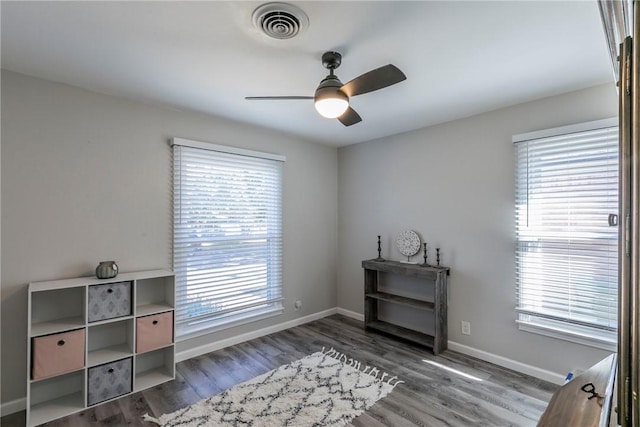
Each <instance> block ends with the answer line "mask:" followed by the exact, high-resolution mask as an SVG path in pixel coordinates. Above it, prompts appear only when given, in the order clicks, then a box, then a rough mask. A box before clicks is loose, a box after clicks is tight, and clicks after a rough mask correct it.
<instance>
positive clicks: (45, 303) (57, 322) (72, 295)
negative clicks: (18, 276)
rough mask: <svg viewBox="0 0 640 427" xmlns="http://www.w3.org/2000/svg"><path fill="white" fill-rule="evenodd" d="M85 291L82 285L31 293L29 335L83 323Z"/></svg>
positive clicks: (44, 333)
mask: <svg viewBox="0 0 640 427" xmlns="http://www.w3.org/2000/svg"><path fill="white" fill-rule="evenodd" d="M85 295H86V291H85V288H82V287H73V288H65V289H51V290H46V291H42V292H37V293H32V294H31V319H30V322H31V336H39V335H48V334H53V333H56V332H62V331H66V330H70V329H76V328H82V327H84V325H85V317H86V316H85V313H86V309H85V307H86V304H85V300H86V296H85Z"/></svg>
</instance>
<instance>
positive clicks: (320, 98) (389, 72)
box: [245, 52, 407, 126]
mask: <svg viewBox="0 0 640 427" xmlns="http://www.w3.org/2000/svg"><path fill="white" fill-rule="evenodd" d="M341 62H342V55H340V54H339V53H338V52H325V53H324V54H323V55H322V65H323V66H324V67H325V68H326V69H328V70H329V75H328V76H327V77H325V78H324V79H322V81H321V82H320V84H319V85H318V88H317V89H316V93H315V95H314V96H247V97H245V99H248V100H251V101H254V100H283V99H284V100H292V99H313V100H314V104H315V107H316V110H317V111H318V113H320V115H322V116H324V117H326V118H328V119H334V118H337V119H338V120H339V121H340V123H342V124H343V125H345V126H351V125H354V124H356V123H358V122H360V121H362V118H361V117H360V115H359V114H358V113H356V111H355V110H354V109H353V108H351V107H350V106H349V98H351V97H352V96H356V95H362V94H364V93H369V92H373V91H374V90H378V89H383V88H385V87H388V86H391V85H394V84H396V83H400V82H401V81H403V80H406V78H407V77H406V76H405V75H404V73H403V72H402V71H400V70H399V69H398V68H397V67H396V66H395V65H392V64H388V65H385V66H383V67H380V68H376V69H375V70H371V71H369V72H366V73H364V74H362V75H360V76H358V77H356V78H355V79H353V80H351V81H350V82H348V83H347V84H344V85H343V84H342V82H341V81H340V79H338V76H336V75H335V74H334V73H333V71H334V70H335V69H336V68H338V67H339V66H340V64H341Z"/></svg>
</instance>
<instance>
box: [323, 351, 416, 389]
mask: <svg viewBox="0 0 640 427" xmlns="http://www.w3.org/2000/svg"><path fill="white" fill-rule="evenodd" d="M321 353H322V354H324V355H326V356H329V357H332V358H334V359H336V360H338V361H339V362H344V363H345V364H347V365H349V366H351V367H353V368H355V369H357V370H359V371H360V370H361V371H362V373H364V374H367V373H368V374H369V375H371V376H372V377H373V378H375V379H376V380H377V381H380V382H386V383H387V384H389V385H390V386H391V387H393V388H395V387H396V386H397V385H398V384H404V381H402V380H399V379H398V377H397V376H393V377H391V376H390V375H389V374H388V373H386V372H382V371H380V370H379V369H378V368H375V367H373V366H369V365H365V368H364V369H361V367H362V363H360V362H359V361H357V360H355V359H353V358H350V357H348V356H347V355H345V354H344V353H340V352H339V351H337V350H335V349H334V348H333V347H331V348H330V349H328V350H326V351H325V347H322V350H321ZM367 371H368V372H367ZM378 376H380V378H378ZM386 377H390V378H388V379H387V380H386V381H385V378H386ZM394 380H395V383H393V384H392V383H391V382H392V381H394Z"/></svg>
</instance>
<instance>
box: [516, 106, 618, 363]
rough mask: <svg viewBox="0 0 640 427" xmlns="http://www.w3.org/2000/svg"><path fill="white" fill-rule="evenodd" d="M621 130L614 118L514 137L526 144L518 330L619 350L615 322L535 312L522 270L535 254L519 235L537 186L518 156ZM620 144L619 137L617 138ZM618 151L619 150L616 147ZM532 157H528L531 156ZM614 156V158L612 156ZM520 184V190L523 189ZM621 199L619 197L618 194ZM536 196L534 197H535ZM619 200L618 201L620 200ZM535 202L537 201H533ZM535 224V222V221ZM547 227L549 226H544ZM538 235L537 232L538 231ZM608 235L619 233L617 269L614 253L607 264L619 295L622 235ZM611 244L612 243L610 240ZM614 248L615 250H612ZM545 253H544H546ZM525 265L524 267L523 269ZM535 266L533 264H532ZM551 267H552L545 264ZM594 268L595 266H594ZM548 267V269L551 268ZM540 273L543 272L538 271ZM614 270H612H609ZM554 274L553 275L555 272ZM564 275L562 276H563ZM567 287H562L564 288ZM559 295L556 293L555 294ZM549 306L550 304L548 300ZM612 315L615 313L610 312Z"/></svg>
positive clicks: (519, 224) (615, 230)
mask: <svg viewBox="0 0 640 427" xmlns="http://www.w3.org/2000/svg"><path fill="white" fill-rule="evenodd" d="M617 127H618V119H617V118H611V119H604V120H597V121H592V122H587V123H580V124H576V125H571V126H564V127H559V128H553V129H546V130H542V131H536V132H529V133H525V134H520V135H514V136H513V139H512V141H513V143H514V144H522V145H520V146H517V147H514V149H515V152H516V171H515V179H516V201H515V206H516V207H515V209H516V248H515V250H516V302H517V306H516V323H517V324H518V328H519V329H520V330H523V331H527V332H533V333H537V334H541V335H545V336H550V337H553V338H558V339H562V340H566V341H571V342H576V343H580V344H583V345H588V346H592V347H596V348H601V349H604V350H607V351H615V350H616V348H617V347H616V346H617V331H616V330H615V328H616V325H614V324H613V322H611V321H610V324H609V325H606V326H604V325H599V326H595V325H591V326H590V325H587V323H589V322H585V324H580V320H573V319H572V320H571V322H565V321H562V320H559V318H558V317H557V315H556V314H554V313H553V310H550V311H547V309H546V308H539V309H535V308H534V309H532V308H531V307H532V306H531V304H530V303H531V299H530V295H531V293H532V291H531V289H530V288H529V290H527V289H526V286H527V284H523V283H522V282H521V281H522V280H524V279H523V277H526V276H527V273H524V272H522V271H524V270H525V269H527V268H530V267H528V265H527V261H526V260H525V258H524V257H526V254H527V253H529V252H531V251H527V250H522V249H521V248H522V246H521V245H519V243H518V242H519V236H520V235H523V236H524V235H526V234H527V231H524V232H523V231H522V230H523V229H525V230H526V229H527V228H529V225H526V226H525V225H522V223H524V222H525V221H530V218H529V216H533V215H534V214H533V213H531V212H529V207H528V205H529V200H528V197H529V194H531V193H530V190H529V188H528V186H529V185H533V184H530V183H529V181H528V180H529V176H530V171H528V170H523V169H520V172H519V169H518V168H519V167H528V164H529V160H528V158H527V160H526V161H525V164H524V165H523V164H522V163H521V162H522V157H520V159H519V157H518V153H519V150H520V153H523V151H522V150H524V149H525V147H526V144H528V143H530V142H532V143H535V142H536V141H538V142H541V143H544V142H545V141H548V142H553V141H554V139H558V140H559V139H561V138H563V136H569V137H571V134H577V133H585V132H589V131H596V132H598V130H605V129H612V128H615V129H616V130H617ZM616 141H617V138H616ZM616 148H617V147H616ZM527 156H528V154H527ZM610 157H613V156H610ZM616 158H617V159H618V160H619V155H618V154H617V152H616ZM617 168H618V171H619V165H617ZM523 173H524V174H525V176H526V180H527V181H526V183H525V184H523V183H522V181H521V182H520V184H519V183H518V180H519V179H520V177H521V176H519V174H520V175H522V174H523ZM519 185H520V187H519ZM524 186H527V188H526V189H524V190H523V189H522V188H523V187H524ZM615 190H616V192H617V191H618V187H617V185H616V188H615ZM522 191H525V193H526V197H527V202H526V203H525V204H524V209H526V211H527V212H526V213H523V212H522V210H520V211H519V204H520V205H521V206H520V208H523V206H522V200H521V199H520V203H519V194H520V196H522ZM618 196H619V194H618ZM532 197H533V196H532ZM616 200H617V198H616ZM531 203H533V202H531ZM618 211H619V209H618V207H617V202H616V208H615V210H613V212H610V213H615V214H618ZM547 215H549V212H547ZM522 217H526V220H523V219H522ZM601 219H602V221H603V222H604V223H606V222H607V217H606V216H604V217H603V218H601ZM533 220H534V221H535V219H533ZM599 221H600V217H598V224H600V222H599ZM543 227H545V226H543ZM604 227H606V226H605V225H604V224H603V230H604ZM534 233H535V232H534ZM606 233H607V235H608V233H610V234H611V236H612V235H613V234H614V233H615V237H616V244H615V266H614V265H613V264H614V263H613V262H612V261H611V260H612V259H613V258H614V254H613V253H612V252H611V250H608V252H607V253H608V254H610V256H609V257H608V259H609V261H608V263H607V266H608V268H609V269H611V268H613V267H615V287H616V295H617V282H618V273H617V266H618V261H617V248H618V245H617V237H618V236H617V233H618V227H615V228H614V227H609V231H608V232H606ZM602 236H603V234H602V233H600V234H599V235H598V238H602ZM523 239H526V238H525V237H523ZM540 241H541V242H542V241H543V240H542V239H541V240H540ZM607 241H609V240H607ZM609 246H610V247H612V246H613V245H611V244H609ZM610 249H611V248H610ZM602 251H603V253H604V251H605V250H604V249H603V250H602ZM542 252H544V251H542ZM535 262H540V264H539V265H543V263H544V261H535ZM589 262H592V263H593V259H591V260H589ZM523 265H524V267H523ZM529 265H532V264H529ZM544 265H547V266H548V264H544ZM591 265H593V264H591ZM547 268H548V267H547ZM538 271H539V270H538ZM609 271H612V270H609ZM551 274H553V273H551ZM562 274H563V273H561V275H562ZM536 275H537V277H538V279H543V278H544V274H539V273H534V274H533V276H536ZM610 276H611V278H612V277H613V276H614V274H613V273H612V274H611V275H610ZM611 278H610V279H609V280H608V281H607V282H606V283H608V286H607V288H606V289H607V290H608V291H609V295H611V291H612V286H613V282H612V279H611ZM551 279H558V276H555V277H548V278H547V279H546V280H540V281H539V283H543V284H545V285H546V286H548V283H551ZM545 285H542V286H545ZM563 285H564V284H562V285H560V286H563ZM554 292H555V291H554ZM560 293H561V291H559V294H560ZM545 303H546V301H545ZM608 305H609V307H610V309H611V303H609V304H608ZM540 306H541V307H542V306H543V304H542V303H541V305H540ZM580 308H582V307H579V308H578V309H576V311H578V310H579V309H580ZM615 309H616V311H617V303H616V305H615ZM609 313H611V312H609ZM576 318H579V316H576Z"/></svg>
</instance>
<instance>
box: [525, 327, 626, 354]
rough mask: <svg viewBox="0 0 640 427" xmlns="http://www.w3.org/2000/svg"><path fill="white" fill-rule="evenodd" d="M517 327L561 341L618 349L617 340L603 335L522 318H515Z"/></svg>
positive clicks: (613, 350)
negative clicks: (588, 333) (555, 326)
mask: <svg viewBox="0 0 640 427" xmlns="http://www.w3.org/2000/svg"><path fill="white" fill-rule="evenodd" d="M516 323H517V324H518V329H520V330H521V331H525V332H531V333H534V334H539V335H544V336H547V337H551V338H556V339H559V340H563V341H570V342H574V343H577V344H582V345H586V346H589V347H594V348H599V349H601V350H606V351H611V352H616V351H618V342H617V340H610V339H607V338H605V337H594V336H588V335H585V334H580V333H577V332H572V331H567V330H564V329H560V328H553V327H549V326H542V325H538V324H535V323H531V322H526V321H522V320H516Z"/></svg>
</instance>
